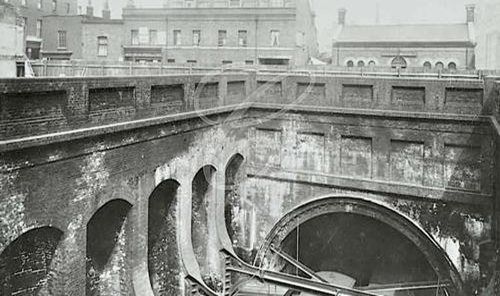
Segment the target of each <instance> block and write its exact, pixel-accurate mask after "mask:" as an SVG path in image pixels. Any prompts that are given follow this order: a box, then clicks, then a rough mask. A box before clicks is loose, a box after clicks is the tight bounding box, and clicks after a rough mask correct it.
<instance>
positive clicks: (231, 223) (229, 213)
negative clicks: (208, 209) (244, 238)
mask: <svg viewBox="0 0 500 296" xmlns="http://www.w3.org/2000/svg"><path fill="white" fill-rule="evenodd" d="M244 161H245V158H244V157H243V155H241V154H240V153H236V154H234V155H233V156H231V158H230V159H229V161H228V162H227V163H226V166H225V168H226V169H225V182H226V184H225V186H224V221H225V226H226V231H227V233H228V235H229V238H230V240H231V243H233V247H235V244H234V242H235V239H236V237H237V233H236V232H237V230H236V228H237V226H236V225H237V224H238V221H237V217H236V215H237V214H238V213H237V212H238V210H239V208H240V207H241V190H240V189H241V187H240V186H241V183H242V180H243V178H242V173H243V170H242V165H243V162H244Z"/></svg>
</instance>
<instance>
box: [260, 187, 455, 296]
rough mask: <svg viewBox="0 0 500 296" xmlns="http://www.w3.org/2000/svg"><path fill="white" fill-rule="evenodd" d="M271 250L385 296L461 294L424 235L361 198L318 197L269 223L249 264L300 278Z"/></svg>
mask: <svg viewBox="0 0 500 296" xmlns="http://www.w3.org/2000/svg"><path fill="white" fill-rule="evenodd" d="M272 248H274V249H278V251H279V252H282V253H286V254H288V255H289V256H291V257H293V258H295V259H297V260H298V261H299V262H301V263H302V264H304V265H306V266H307V267H309V268H310V269H312V271H313V272H315V273H316V274H319V275H320V276H321V277H323V278H324V279H326V280H327V281H329V282H331V283H334V284H337V285H342V286H348V287H353V288H355V289H359V290H366V291H371V292H375V291H376V290H377V289H381V288H384V289H386V292H390V293H392V294H388V295H415V296H417V295H418V296H427V295H429V296H431V295H433V296H434V295H464V294H465V293H464V292H463V288H462V282H461V279H460V276H459V274H458V272H457V271H456V269H455V268H454V267H453V266H452V265H451V263H450V262H449V260H448V258H447V257H446V255H445V253H444V251H443V250H442V249H440V248H439V247H438V245H437V243H435V242H434V240H433V239H432V238H431V237H430V236H428V235H427V234H426V233H425V232H424V231H422V230H421V229H420V228H419V227H417V226H415V225H414V224H413V223H412V222H411V221H409V220H408V219H407V218H405V217H404V216H401V215H400V214H398V213H397V212H394V211H392V210H391V209H389V208H387V207H384V206H382V205H379V204H376V203H373V202H370V201H367V200H363V199H358V198H350V197H342V196H339V197H328V198H323V199H319V200H316V201H314V202H311V203H309V204H306V205H303V206H301V207H298V208H296V209H295V210H293V211H292V212H290V213H288V214H287V215H285V216H284V217H283V218H282V219H281V220H280V221H279V222H278V223H277V224H276V225H275V227H274V228H273V229H272V231H271V232H270V234H269V235H268V236H267V238H266V240H265V242H264V244H263V245H262V247H261V249H260V250H259V254H258V256H257V259H258V260H257V261H256V262H255V263H256V264H262V263H264V264H266V265H267V267H266V268H271V269H273V270H276V271H281V272H287V273H290V274H294V275H295V274H298V275H302V276H305V274H304V273H302V272H301V271H298V270H297V268H296V267H295V266H293V265H291V264H290V263H289V262H287V261H286V260H283V258H282V257H281V256H279V255H277V254H276V253H274V252H273V251H271V249H272ZM397 293H403V294H397ZM375 294H377V293H375ZM381 295H386V294H381Z"/></svg>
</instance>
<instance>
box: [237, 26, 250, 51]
mask: <svg viewBox="0 0 500 296" xmlns="http://www.w3.org/2000/svg"><path fill="white" fill-rule="evenodd" d="M238 45H239V46H243V47H245V46H247V45H248V33H247V31H243V30H242V31H238Z"/></svg>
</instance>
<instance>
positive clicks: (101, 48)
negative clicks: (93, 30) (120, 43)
mask: <svg viewBox="0 0 500 296" xmlns="http://www.w3.org/2000/svg"><path fill="white" fill-rule="evenodd" d="M97 55H98V56H100V57H105V56H107V55H108V37H106V36H99V37H97Z"/></svg>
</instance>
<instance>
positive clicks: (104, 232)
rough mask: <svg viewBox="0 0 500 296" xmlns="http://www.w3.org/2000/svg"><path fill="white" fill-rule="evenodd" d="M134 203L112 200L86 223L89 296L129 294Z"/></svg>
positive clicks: (87, 287) (87, 292) (87, 291)
mask: <svg viewBox="0 0 500 296" xmlns="http://www.w3.org/2000/svg"><path fill="white" fill-rule="evenodd" d="M131 208H132V204H131V203H130V202H128V201H127V200H125V199H113V200H110V201H108V202H107V203H105V204H104V205H103V206H101V207H100V208H99V209H98V210H97V211H96V212H95V213H94V214H93V215H92V217H91V218H90V220H89V221H88V223H87V245H86V260H87V263H86V295H102V294H104V295H108V294H123V293H128V292H130V285H131V279H130V278H129V274H130V272H129V270H128V264H127V261H126V260H127V259H126V250H127V239H126V237H127V235H126V232H127V226H128V223H127V217H128V214H129V212H130V209H131Z"/></svg>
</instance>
